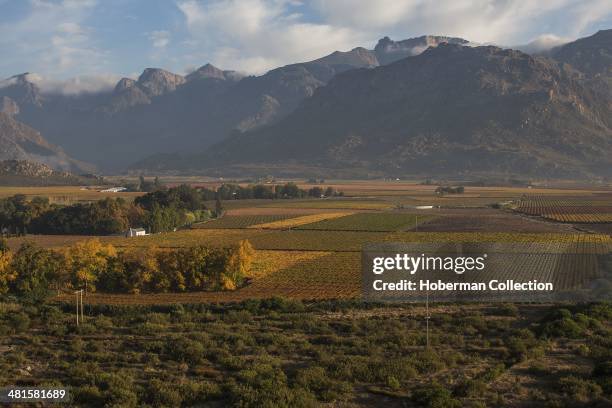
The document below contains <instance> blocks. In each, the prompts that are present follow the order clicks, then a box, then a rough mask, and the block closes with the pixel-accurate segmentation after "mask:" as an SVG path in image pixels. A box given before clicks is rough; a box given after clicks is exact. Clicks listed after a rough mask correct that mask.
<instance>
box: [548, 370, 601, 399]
mask: <svg viewBox="0 0 612 408" xmlns="http://www.w3.org/2000/svg"><path fill="white" fill-rule="evenodd" d="M558 389H559V392H560V393H562V394H563V395H565V396H567V397H569V398H572V399H573V400H574V401H578V402H588V401H590V400H595V399H597V398H599V397H600V396H601V394H602V392H603V391H602V389H601V387H600V386H599V384H597V383H595V382H593V381H589V380H584V379H582V378H578V377H574V376H569V377H563V378H561V379H560V380H559V383H558Z"/></svg>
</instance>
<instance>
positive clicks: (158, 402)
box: [146, 378, 183, 407]
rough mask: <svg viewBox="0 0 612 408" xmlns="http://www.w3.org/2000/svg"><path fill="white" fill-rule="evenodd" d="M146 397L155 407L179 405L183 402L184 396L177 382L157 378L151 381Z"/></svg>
mask: <svg viewBox="0 0 612 408" xmlns="http://www.w3.org/2000/svg"><path fill="white" fill-rule="evenodd" d="M146 399H147V401H148V402H149V403H150V404H152V405H153V406H154V407H178V406H180V405H181V403H182V402H183V397H182V395H181V392H180V390H179V389H178V388H177V386H176V384H174V383H167V382H164V381H161V380H158V379H157V378H154V379H152V380H151V381H150V382H149V384H148V386H147V398H146Z"/></svg>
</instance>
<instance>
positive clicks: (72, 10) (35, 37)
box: [0, 0, 105, 77]
mask: <svg viewBox="0 0 612 408" xmlns="http://www.w3.org/2000/svg"><path fill="white" fill-rule="evenodd" d="M95 6H96V1H94V0H63V1H60V2H55V1H54V2H52V1H44V0H30V11H29V13H28V14H27V16H25V17H24V18H22V19H20V20H15V21H11V22H8V23H4V24H2V25H1V26H0V47H1V48H6V49H10V50H11V58H12V60H13V61H11V60H9V61H5V62H7V63H8V62H17V63H20V64H24V65H25V64H27V66H24V70H27V71H30V70H31V71H40V72H45V73H46V74H49V75H53V76H57V77H62V76H67V75H70V74H71V73H74V72H76V70H77V69H78V70H80V71H81V72H92V71H95V70H96V69H99V66H100V65H101V64H102V63H103V61H104V57H105V53H104V52H103V51H101V50H100V49H98V48H97V47H96V46H95V41H94V39H93V38H92V32H91V29H90V28H88V27H87V26H86V25H84V21H85V20H86V18H87V17H89V16H90V15H91V14H92V13H93V10H94V7H95Z"/></svg>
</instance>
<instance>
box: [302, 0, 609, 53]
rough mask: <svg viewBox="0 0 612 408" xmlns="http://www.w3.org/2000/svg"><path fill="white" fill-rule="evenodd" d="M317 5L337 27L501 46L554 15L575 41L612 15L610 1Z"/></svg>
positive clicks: (409, 0) (397, 0)
mask: <svg viewBox="0 0 612 408" xmlns="http://www.w3.org/2000/svg"><path fill="white" fill-rule="evenodd" d="M313 5H314V7H315V8H316V9H317V10H318V11H319V13H320V14H321V15H322V16H323V18H324V19H326V20H328V21H330V22H332V23H333V24H334V25H337V26H342V27H349V28H352V29H359V30H365V31H369V32H373V31H376V32H379V33H380V34H383V33H382V32H381V30H382V31H384V32H385V33H390V32H396V33H401V32H411V33H413V35H417V34H416V33H420V34H447V35H454V36H459V37H463V38H466V39H469V40H471V41H475V42H483V43H485V42H489V43H490V42H495V43H501V44H504V43H505V44H509V43H516V42H521V41H524V38H523V36H524V35H525V33H526V32H529V31H536V30H538V29H541V28H543V27H541V26H542V25H545V24H547V23H549V21H547V19H546V18H547V17H551V14H553V13H562V15H563V19H564V20H566V23H567V24H565V26H564V27H563V30H564V31H565V32H563V33H559V34H560V35H564V36H571V37H574V38H575V37H576V36H578V35H581V34H585V33H584V30H585V29H586V28H587V27H588V26H589V25H590V24H592V23H593V22H596V21H599V20H601V19H604V18H606V17H609V16H610V15H611V14H612V2H610V1H609V0H590V1H585V0H539V1H525V0H438V1H435V2H432V1H426V0H378V1H370V0H334V1H325V0H315V1H314V3H313ZM553 18H554V17H553Z"/></svg>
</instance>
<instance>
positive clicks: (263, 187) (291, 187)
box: [204, 182, 344, 200]
mask: <svg viewBox="0 0 612 408" xmlns="http://www.w3.org/2000/svg"><path fill="white" fill-rule="evenodd" d="M204 191H205V194H207V195H208V196H209V197H211V198H210V199H214V198H219V199H221V200H244V199H254V198H255V199H284V198H307V197H314V198H320V197H337V196H343V195H344V194H343V193H342V192H339V191H337V190H336V189H334V188H333V187H331V186H330V187H327V188H326V189H323V188H322V187H312V188H310V189H308V190H304V189H301V188H299V187H298V185H297V184H295V183H291V182H289V183H286V184H277V185H271V184H254V185H248V186H241V185H238V184H222V185H221V186H220V187H219V188H217V190H216V191H213V190H210V189H204Z"/></svg>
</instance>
